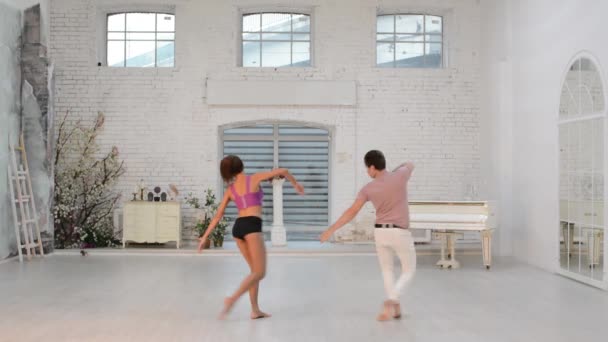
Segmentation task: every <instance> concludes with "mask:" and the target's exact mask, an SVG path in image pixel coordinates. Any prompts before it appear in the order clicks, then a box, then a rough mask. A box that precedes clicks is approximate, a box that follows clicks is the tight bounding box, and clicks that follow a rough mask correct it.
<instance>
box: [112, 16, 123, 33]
mask: <svg viewBox="0 0 608 342" xmlns="http://www.w3.org/2000/svg"><path fill="white" fill-rule="evenodd" d="M124 30H125V14H124V13H121V14H111V15H109V16H108V31H124Z"/></svg>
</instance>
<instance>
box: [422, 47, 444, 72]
mask: <svg viewBox="0 0 608 342" xmlns="http://www.w3.org/2000/svg"><path fill="white" fill-rule="evenodd" d="M425 53H426V57H425V64H426V67H430V68H439V67H441V65H442V63H441V60H442V58H441V44H440V43H432V44H425Z"/></svg>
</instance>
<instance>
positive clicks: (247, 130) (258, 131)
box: [224, 125, 274, 137]
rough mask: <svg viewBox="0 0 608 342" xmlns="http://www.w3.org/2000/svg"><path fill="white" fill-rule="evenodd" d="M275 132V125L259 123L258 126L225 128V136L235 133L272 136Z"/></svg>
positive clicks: (236, 134)
mask: <svg viewBox="0 0 608 342" xmlns="http://www.w3.org/2000/svg"><path fill="white" fill-rule="evenodd" d="M273 134H274V126H273V125H257V126H242V127H236V128H227V129H225V130H224V136H228V135H235V136H238V135H240V136H244V135H258V136H264V135H265V136H269V137H272V136H273Z"/></svg>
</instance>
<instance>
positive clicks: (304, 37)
mask: <svg viewBox="0 0 608 342" xmlns="http://www.w3.org/2000/svg"><path fill="white" fill-rule="evenodd" d="M293 40H299V41H302V40H310V34H302V33H300V34H297V33H296V34H294V35H293Z"/></svg>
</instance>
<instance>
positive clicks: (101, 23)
mask: <svg viewBox="0 0 608 342" xmlns="http://www.w3.org/2000/svg"><path fill="white" fill-rule="evenodd" d="M121 13H157V14H171V15H173V16H174V20H175V30H174V34H175V36H174V37H173V38H174V39H173V44H174V47H175V48H174V49H175V50H174V54H173V58H174V60H173V66H172V67H158V66H154V67H134V66H130V67H128V66H124V67H111V66H109V65H108V16H109V15H112V14H121ZM177 21H178V19H177V14H176V10H175V5H154V4H139V5H124V6H121V5H100V6H98V7H97V17H96V22H97V25H96V47H97V49H96V52H95V54H96V56H94V57H93V55H92V54H91V55H90V56H91V57H92V58H94V61H95V64H96V65H97V66H103V67H106V68H109V69H117V70H118V69H125V70H128V69H150V70H163V69H167V70H171V69H174V68H176V67H177V62H178V58H177V54H176V52H177V46H178V42H177ZM125 30H126V27H125ZM125 38H126V37H125ZM155 42H156V40H155Z"/></svg>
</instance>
